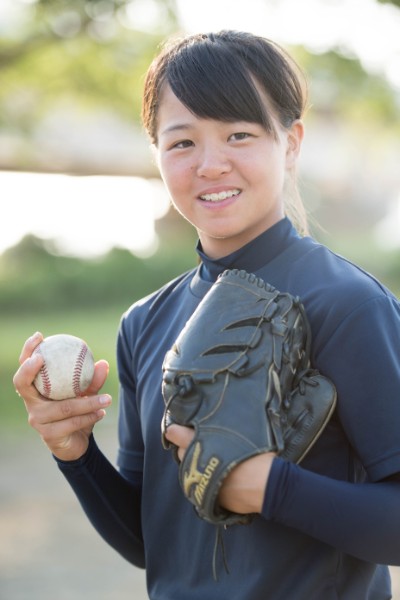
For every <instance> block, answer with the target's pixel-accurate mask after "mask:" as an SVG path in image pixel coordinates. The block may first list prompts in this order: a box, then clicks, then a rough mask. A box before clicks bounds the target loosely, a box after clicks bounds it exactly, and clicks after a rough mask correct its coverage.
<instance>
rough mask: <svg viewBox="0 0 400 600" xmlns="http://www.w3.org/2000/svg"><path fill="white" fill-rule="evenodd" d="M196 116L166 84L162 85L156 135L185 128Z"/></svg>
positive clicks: (196, 119) (195, 119) (196, 118)
mask: <svg viewBox="0 0 400 600" xmlns="http://www.w3.org/2000/svg"><path fill="white" fill-rule="evenodd" d="M198 120H199V118H198V117H196V115H195V114H193V113H192V112H191V111H190V110H189V109H188V108H187V107H186V106H185V105H184V104H183V103H182V102H181V101H180V100H179V99H178V98H177V97H176V96H175V94H174V92H173V91H172V89H171V88H170V86H169V85H168V84H165V85H164V86H163V90H162V92H161V94H160V101H159V106H158V114H157V132H158V135H165V134H167V133H169V132H171V131H176V130H178V129H184V128H187V127H188V126H189V125H190V124H191V123H193V122H194V121H198Z"/></svg>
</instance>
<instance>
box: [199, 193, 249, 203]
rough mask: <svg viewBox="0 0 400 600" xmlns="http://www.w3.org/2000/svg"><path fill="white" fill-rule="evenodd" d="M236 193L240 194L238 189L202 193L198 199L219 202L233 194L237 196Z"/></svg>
mask: <svg viewBox="0 0 400 600" xmlns="http://www.w3.org/2000/svg"><path fill="white" fill-rule="evenodd" d="M238 194H240V190H227V191H224V192H218V193H213V194H203V195H202V196H200V199H201V200H204V202H221V200H226V199H227V198H232V197H233V196H237V195H238Z"/></svg>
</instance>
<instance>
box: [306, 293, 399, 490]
mask: <svg viewBox="0 0 400 600" xmlns="http://www.w3.org/2000/svg"><path fill="white" fill-rule="evenodd" d="M315 366H316V367H317V368H318V369H319V370H320V371H321V372H322V373H323V374H324V375H327V376H328V377H330V378H331V380H332V381H333V382H334V384H335V386H336V389H337V395H338V403H337V414H338V418H339V420H340V423H341V426H342V427H343V430H344V432H345V435H346V437H347V439H348V441H349V443H350V445H351V447H352V449H353V452H354V454H355V455H356V456H357V457H358V458H359V460H360V462H361V464H362V465H363V467H364V469H365V470H366V473H367V476H368V479H369V480H370V481H380V480H382V479H384V478H386V477H388V476H390V475H392V474H394V473H397V472H399V471H400V435H399V431H400V307H399V303H398V301H397V300H396V299H395V298H394V297H391V296H389V295H384V294H381V295H379V296H377V297H375V298H372V299H369V300H367V301H365V302H364V303H363V304H362V305H361V306H359V307H358V308H357V309H355V310H353V311H352V312H351V313H350V314H348V315H347V316H346V317H345V318H344V319H343V321H342V322H341V323H340V324H338V326H337V327H336V328H335V331H334V332H333V333H332V334H331V335H330V336H329V338H328V341H327V343H325V344H324V347H323V348H322V350H321V351H320V352H319V353H318V356H317V357H316V365H315Z"/></svg>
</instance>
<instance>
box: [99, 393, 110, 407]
mask: <svg viewBox="0 0 400 600" xmlns="http://www.w3.org/2000/svg"><path fill="white" fill-rule="evenodd" d="M99 403H100V404H102V405H103V406H108V405H109V404H111V396H108V395H106V396H99Z"/></svg>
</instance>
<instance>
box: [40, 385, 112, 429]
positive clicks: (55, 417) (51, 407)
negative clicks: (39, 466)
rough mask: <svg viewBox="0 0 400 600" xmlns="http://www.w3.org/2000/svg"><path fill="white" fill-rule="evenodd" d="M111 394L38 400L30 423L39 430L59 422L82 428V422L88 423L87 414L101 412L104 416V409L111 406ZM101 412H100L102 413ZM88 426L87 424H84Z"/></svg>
mask: <svg viewBox="0 0 400 600" xmlns="http://www.w3.org/2000/svg"><path fill="white" fill-rule="evenodd" d="M111 402H112V398H111V396H109V395H108V394H102V395H99V396H85V397H79V398H69V399H67V400H46V399H41V400H40V401H38V402H36V403H35V405H34V406H33V407H31V411H30V413H29V423H30V425H31V426H32V427H33V428H34V429H37V430H41V428H42V427H43V426H46V425H51V424H54V423H59V422H62V421H64V422H68V421H69V422H71V423H73V428H75V429H74V430H76V429H80V428H81V427H82V423H86V422H87V420H86V416H88V415H92V417H91V419H93V418H94V416H93V415H96V414H97V413H99V411H100V413H101V411H103V412H102V413H101V414H102V415H103V416H104V409H105V408H106V407H108V406H110V404H111ZM100 413H99V414H100ZM83 426H86V425H83Z"/></svg>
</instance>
